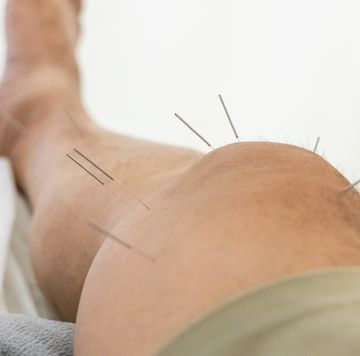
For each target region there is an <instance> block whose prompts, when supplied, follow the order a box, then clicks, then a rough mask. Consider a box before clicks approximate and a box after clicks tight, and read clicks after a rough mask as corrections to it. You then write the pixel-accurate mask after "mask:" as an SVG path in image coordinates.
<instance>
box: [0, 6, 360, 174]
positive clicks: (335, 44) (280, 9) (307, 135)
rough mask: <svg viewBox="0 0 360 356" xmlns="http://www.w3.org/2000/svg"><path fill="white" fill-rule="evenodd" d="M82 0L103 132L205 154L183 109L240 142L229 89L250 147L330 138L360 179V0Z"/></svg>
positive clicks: (210, 135) (210, 132)
mask: <svg viewBox="0 0 360 356" xmlns="http://www.w3.org/2000/svg"><path fill="white" fill-rule="evenodd" d="M59 1H63V0H59ZM0 2H1V3H2V5H3V4H4V2H5V1H4V0H0ZM84 5H85V9H84V13H83V21H82V22H83V34H82V38H81V43H80V47H79V60H80V63H81V67H82V74H83V94H84V99H85V102H86V106H87V108H88V109H89V111H90V113H91V114H92V115H93V116H94V117H95V119H96V120H98V121H100V122H101V123H102V124H103V125H104V126H106V127H108V128H112V129H114V130H116V131H118V132H122V133H127V134H131V135H136V136H140V137H143V138H147V139H152V140H157V141H162V142H168V143H174V144H181V145H186V146H191V147H194V148H197V149H201V150H202V149H204V150H205V151H206V146H204V144H203V143H202V142H201V141H200V140H199V139H198V138H197V137H196V136H194V135H193V134H192V133H191V132H190V131H188V130H187V129H186V128H185V127H183V126H182V125H181V124H180V123H179V122H178V121H176V119H175V118H174V116H173V114H174V112H179V113H180V114H182V115H183V116H184V118H185V119H187V120H188V121H189V122H190V123H191V124H192V125H193V126H194V127H195V128H197V129H198V130H199V131H200V132H201V133H202V134H203V135H204V136H205V137H206V138H207V139H208V140H209V141H210V142H211V143H212V144H213V145H214V146H219V145H223V144H226V143H229V142H232V141H233V140H234V138H233V135H232V131H231V129H230V126H229V125H228V122H227V121H226V117H225V115H224V112H223V111H222V107H221V105H220V102H219V100H218V98H217V94H219V93H221V94H222V95H223V97H224V99H225V101H226V103H227V105H228V107H229V111H230V112H231V114H232V116H233V120H234V122H235V124H236V127H237V129H238V132H239V135H240V136H241V139H242V140H276V141H280V142H287V143H293V144H297V145H301V146H305V147H308V148H312V147H313V146H314V144H315V141H316V138H317V136H321V139H322V140H321V143H320V153H325V156H326V158H327V159H329V160H330V162H332V163H333V164H334V165H335V166H336V167H337V168H339V169H340V170H341V171H342V172H343V173H344V174H346V176H347V177H348V178H349V179H351V180H355V179H358V178H360V21H359V19H360V2H359V1H358V0H302V1H295V0H293V1H290V0H152V1H148V0H112V1H110V0H87V1H85V3H84ZM2 8H3V6H2ZM0 19H1V21H2V22H3V20H2V19H3V14H2V13H1V14H0ZM0 25H3V23H1V24H0ZM0 51H1V52H0V55H1V58H3V53H4V44H3V43H1V47H0ZM319 178H321V177H319Z"/></svg>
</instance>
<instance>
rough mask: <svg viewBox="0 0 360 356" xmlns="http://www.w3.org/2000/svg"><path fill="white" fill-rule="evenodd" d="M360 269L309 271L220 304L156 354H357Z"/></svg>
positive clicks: (339, 355)
mask: <svg viewBox="0 0 360 356" xmlns="http://www.w3.org/2000/svg"><path fill="white" fill-rule="evenodd" d="M359 333H360V268H357V267H354V268H346V267H344V268H336V269H331V270H327V271H319V272H312V273H307V274H304V275H302V276H298V277H295V278H288V279H286V280H283V281H280V282H277V283H273V284H271V285H267V286H265V287H262V288H259V289H257V290H255V291H252V292H250V293H247V294H245V295H243V296H241V297H239V298H237V299H236V300H234V301H232V302H230V303H228V304H226V305H224V306H222V307H220V308H219V309H217V310H215V311H214V312H212V313H210V314H209V315H207V316H206V317H204V318H203V319H201V320H200V321H198V322H196V323H195V324H194V325H192V326H190V327H189V328H187V329H186V330H185V331H184V332H183V333H182V334H180V335H179V336H178V337H176V338H175V340H173V341H172V342H171V343H170V344H169V345H168V346H166V347H165V348H164V349H163V350H162V351H161V352H160V353H159V354H158V356H184V355H190V356H193V355H194V356H240V355H244V356H359V355H360V336H359Z"/></svg>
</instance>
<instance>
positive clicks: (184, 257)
mask: <svg viewBox="0 0 360 356" xmlns="http://www.w3.org/2000/svg"><path fill="white" fill-rule="evenodd" d="M73 5H74V3H73V2H71V1H70V0H66V1H62V2H60V1H57V0H28V1H27V2H25V3H24V2H23V1H21V0H10V1H9V3H8V21H7V29H8V44H9V53H8V59H7V65H6V71H5V76H4V80H3V82H2V85H1V88H0V107H1V108H2V112H3V113H2V115H1V118H0V135H2V137H3V138H2V141H1V143H4V142H6V145H2V148H0V149H2V153H4V154H7V155H8V156H9V157H10V159H11V160H12V163H13V165H14V169H15V174H16V178H17V181H18V184H19V187H20V188H21V189H22V190H23V191H24V192H25V193H26V195H27V196H28V198H29V201H30V203H31V205H32V208H33V221H32V228H31V233H30V244H31V251H32V260H33V266H34V269H35V272H36V275H37V278H38V281H39V283H40V286H41V288H42V289H43V291H44V292H45V294H46V295H47V297H48V298H49V300H50V301H51V302H52V303H53V304H54V305H55V307H56V308H57V310H58V311H59V313H60V315H61V316H62V318H63V319H64V320H70V321H74V320H75V318H76V317H77V322H76V340H75V354H78V355H99V354H106V355H151V354H153V353H154V352H156V351H157V350H158V349H160V348H161V347H162V346H163V345H164V344H166V343H167V342H168V341H169V340H170V339H171V338H172V337H174V336H175V335H176V334H177V333H178V332H179V331H181V330H182V329H183V328H185V327H186V326H187V325H189V324H190V323H191V322H193V321H194V320H196V319H198V318H200V317H201V316H203V315H204V314H205V313H206V312H208V311H210V310H212V309H213V308H215V307H217V306H220V305H221V304H224V303H225V302H226V301H228V300H229V299H231V298H233V297H236V296H239V295H241V294H242V293H243V292H244V291H247V290H249V289H250V288H253V287H256V286H260V285H262V284H264V283H267V282H270V281H273V280H276V279H279V278H282V277H285V276H289V275H293V274H297V273H301V272H304V271H309V270H314V269H319V268H326V267H330V266H344V265H359V264H360V254H359V243H360V241H359V238H360V198H359V194H358V193H357V192H356V191H355V190H354V189H351V190H348V191H346V192H345V189H346V187H348V186H349V184H350V183H349V182H348V181H347V180H346V179H345V178H344V177H343V176H342V175H341V174H340V173H339V172H338V171H337V170H336V169H334V168H333V167H332V166H331V165H330V164H328V163H327V162H326V161H325V160H323V159H322V158H321V157H320V156H318V155H316V154H314V153H313V152H310V151H307V150H304V149H301V148H298V147H294V146H289V145H283V144H276V143H267V142H253V143H245V142H244V143H237V144H233V145H228V146H225V147H222V148H219V149H217V150H215V151H213V152H211V153H209V154H208V155H202V154H199V153H196V152H193V151H191V150H186V149H181V148H176V147H170V146H165V145H158V144H152V143H149V142H144V141H140V140H135V139H132V138H128V137H125V136H120V135H115V134H112V133H110V132H107V131H105V130H103V129H101V128H100V127H98V126H97V125H95V124H94V123H93V122H92V121H91V120H90V119H89V117H88V115H87V114H86V112H85V110H84V109H83V107H82V104H81V99H80V94H79V79H78V72H77V68H76V62H75V58H74V46H75V43H76V37H77V28H78V27H77V12H78V10H79V7H78V5H79V3H77V6H76V7H74V6H73ZM39 9H42V11H39ZM54 39H56V41H55V40H54ZM28 43H31V45H27V44H28ZM69 111H70V112H71V116H72V117H73V119H74V120H75V123H74V121H73V120H71V119H69V115H68V114H66V113H67V112H69ZM10 115H11V116H12V117H15V120H16V122H18V121H20V122H21V124H22V125H24V130H22V132H19V130H16V129H15V128H14V126H12V125H11V123H10V121H9V120H8V118H9V116H10ZM4 135H6V141H5V138H4V137H5V136H4ZM73 148H78V149H79V150H80V151H81V152H83V153H85V154H86V155H88V156H89V157H91V159H93V160H94V161H95V162H97V163H98V164H99V165H101V167H102V168H104V169H106V170H107V171H108V172H109V173H111V175H112V176H114V177H116V179H117V180H118V181H119V182H121V183H122V185H121V186H120V185H116V184H115V183H110V184H108V183H106V185H105V187H104V186H101V185H99V184H98V182H96V181H95V180H94V179H93V178H91V177H90V176H88V175H87V174H86V173H85V172H84V171H83V170H81V169H80V168H79V167H77V166H76V165H75V164H74V163H73V162H72V161H71V160H69V159H68V158H67V157H66V153H69V152H72V153H71V154H72V155H73V156H75V154H74V152H73V151H72V149H73ZM124 187H126V189H127V190H129V191H131V193H132V194H134V195H135V196H136V197H138V198H139V199H140V200H142V201H144V202H146V204H148V205H149V206H150V210H148V209H146V208H144V206H142V205H141V204H140V203H139V202H137V201H136V200H135V199H132V200H131V202H130V203H131V205H132V207H133V208H129V207H128V206H127V204H125V203H124V202H123V200H122V199H120V198H119V197H118V195H116V194H114V193H113V191H114V189H115V188H116V192H117V194H118V193H119V192H120V194H123V192H124ZM89 219H90V220H95V221H96V222H98V223H99V224H101V225H102V226H104V227H106V228H107V230H108V231H110V232H112V233H114V234H116V235H117V236H119V237H120V238H121V239H122V240H123V241H126V242H127V243H129V244H131V245H132V246H134V247H136V250H128V249H126V248H124V247H123V246H121V245H120V244H118V243H116V242H115V241H113V240H106V241H104V237H103V236H102V235H101V234H99V233H98V232H96V231H94V230H92V229H91V228H89V226H88V225H87V221H88V220H89ZM144 254H146V256H150V257H151V258H152V259H153V260H149V259H148V258H147V257H146V256H144ZM89 269H90V270H89ZM80 297H81V299H80ZM79 300H80V302H79Z"/></svg>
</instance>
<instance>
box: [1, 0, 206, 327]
mask: <svg viewBox="0 0 360 356" xmlns="http://www.w3.org/2000/svg"><path fill="white" fill-rule="evenodd" d="M74 5H76V6H75V7H74ZM78 7H79V3H78V2H75V1H71V0H62V1H58V0H27V1H25V2H24V1H22V0H9V2H8V8H7V33H8V43H9V46H8V59H7V65H6V71H5V76H4V79H3V82H2V86H1V90H0V104H1V105H0V107H1V109H2V110H1V118H0V136H1V141H0V142H1V148H0V149H1V150H2V153H5V154H7V155H8V156H9V157H10V158H11V159H12V162H13V165H14V169H15V172H16V178H17V181H18V184H19V186H20V188H21V189H22V190H23V191H24V192H25V193H26V195H27V196H28V197H29V200H30V202H31V205H32V208H33V213H34V216H33V222H32V229H31V236H30V239H31V250H32V260H33V265H34V269H35V272H36V275H37V278H38V280H39V283H40V285H41V287H42V289H43V290H44V292H45V293H46V295H47V297H48V298H49V299H50V300H51V301H52V302H53V303H54V305H55V306H56V307H57V309H58V311H59V313H60V314H61V316H62V317H63V318H64V319H66V320H72V321H74V320H75V315H76V311H77V307H78V303H79V298H80V294H81V290H82V286H83V283H84V280H85V277H86V274H87V272H88V269H89V267H90V265H91V262H92V260H93V258H94V256H95V255H96V253H97V251H98V249H99V247H100V246H101V244H102V242H103V236H101V235H100V234H98V233H96V232H95V231H92V230H91V229H90V228H89V227H88V226H87V224H86V221H87V219H94V220H97V221H98V222H100V223H103V224H105V225H108V224H111V222H112V221H113V220H114V217H115V216H116V218H117V219H118V218H119V217H120V218H121V219H122V218H124V219H126V218H127V216H128V215H130V214H132V213H133V210H132V209H131V208H129V206H128V205H127V204H126V203H124V202H123V201H122V200H121V199H119V198H118V196H117V195H115V194H114V193H112V192H111V191H109V189H107V188H106V187H103V186H102V185H100V184H98V182H97V181H96V180H94V179H92V178H91V177H90V176H88V175H87V174H86V173H85V172H84V171H83V170H81V169H80V168H79V167H78V166H76V164H74V162H72V161H71V160H70V159H69V158H67V157H66V153H68V152H72V150H73V148H78V149H79V150H80V151H81V152H83V153H84V154H86V155H87V156H89V157H91V159H93V160H94V161H96V162H97V163H98V164H100V165H101V166H102V167H103V168H104V169H106V170H107V171H109V172H110V173H111V174H112V175H113V176H114V177H116V179H118V181H120V182H122V183H123V185H124V186H125V187H126V188H127V189H128V190H130V191H131V192H132V193H134V194H135V195H139V196H140V197H141V196H142V194H143V191H146V190H148V189H150V187H151V186H153V185H154V184H155V182H158V181H160V180H163V179H164V178H165V174H167V173H169V172H171V171H175V170H177V169H179V168H181V167H185V166H188V165H189V164H190V163H191V162H193V161H194V160H195V159H197V157H199V155H198V154H196V153H194V152H191V151H188V150H181V149H177V148H172V147H165V146H162V145H156V144H151V143H147V142H143V141H137V140H134V139H130V138H127V137H122V136H117V135H114V134H111V133H109V132H106V131H104V130H102V129H101V128H99V127H97V126H96V125H95V124H93V123H92V122H91V121H90V119H89V117H88V116H87V114H86V113H85V112H84V110H83V108H82V105H81V101H80V93H79V81H78V72H77V68H76V64H75V58H74V46H75V43H76V37H77V28H78V26H77V10H78ZM68 112H70V116H69V115H68ZM14 118H15V119H14ZM19 121H20V124H19ZM74 121H75V123H74ZM22 125H23V127H22ZM19 127H20V128H21V129H20V130H19ZM72 155H76V154H74V152H72ZM110 189H111V190H112V191H113V192H123V189H119V187H118V186H114V185H112V186H110ZM130 203H131V204H132V205H134V202H130ZM136 208H139V206H136Z"/></svg>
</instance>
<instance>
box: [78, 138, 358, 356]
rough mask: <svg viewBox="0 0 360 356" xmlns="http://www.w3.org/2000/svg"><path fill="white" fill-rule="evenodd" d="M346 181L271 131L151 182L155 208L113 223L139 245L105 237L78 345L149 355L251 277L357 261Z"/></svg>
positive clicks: (84, 349) (83, 350)
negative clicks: (270, 138)
mask: <svg viewBox="0 0 360 356" xmlns="http://www.w3.org/2000/svg"><path fill="white" fill-rule="evenodd" d="M319 176H321V177H322V180H321V181H319V180H318V179H317V177H319ZM347 185H348V182H346V180H345V179H344V178H343V177H342V176H341V175H340V174H339V173H338V172H337V171H336V170H335V169H334V168H332V167H331V166H330V165H329V164H328V163H327V162H325V161H323V160H322V159H321V158H320V157H318V156H316V155H314V154H313V153H311V152H307V151H305V150H301V149H298V148H295V147H290V146H284V145H276V144H266V143H264V144H263V143H254V144H237V145H232V146H228V147H225V148H222V149H220V150H217V151H215V152H213V153H211V154H209V155H208V156H206V157H205V158H203V159H202V160H201V161H199V162H198V163H196V164H194V165H193V166H192V167H191V168H189V169H186V170H185V171H184V172H181V173H178V174H177V175H174V176H173V177H172V179H171V180H170V181H169V182H168V184H167V185H166V186H162V187H158V188H157V189H154V190H153V191H152V192H148V194H149V199H150V200H151V201H152V204H153V209H151V210H150V211H148V212H142V213H139V214H137V215H136V216H133V218H132V219H131V220H129V221H128V222H127V223H126V224H122V223H121V222H120V223H119V224H117V226H116V228H115V229H113V231H114V233H116V234H118V236H121V238H122V239H124V241H126V242H127V243H129V244H131V245H132V246H134V247H135V249H133V250H128V249H125V248H123V247H122V246H120V245H118V244H116V243H115V242H112V241H106V242H105V243H104V245H103V246H102V248H101V249H100V251H99V253H98V255H97V257H96V259H95V260H94V263H93V264H92V266H91V268H90V272H89V274H88V277H87V280H86V283H85V286H84V290H83V294H82V298H81V302H80V308H79V314H78V320H77V332H76V341H75V350H76V353H77V354H78V355H97V354H99V353H106V354H107V355H119V354H124V355H150V354H153V353H154V352H156V351H157V350H158V349H159V348H161V347H162V346H163V345H164V343H166V342H167V341H169V340H170V339H171V338H172V337H174V335H176V333H178V332H179V331H181V330H182V329H183V328H184V327H186V326H187V325H188V324H189V323H192V322H193V321H195V320H196V319H198V318H199V317H201V316H202V315H204V314H205V313H206V312H208V311H209V310H211V309H213V308H214V307H216V306H218V305H221V304H223V303H224V302H226V301H227V300H228V299H229V298H232V297H235V296H237V295H239V294H241V293H242V292H244V291H246V290H248V289H249V288H253V287H255V286H258V285H261V284H262V283H265V282H269V281H271V280H273V279H277V278H280V277H284V276H286V275H289V274H295V273H300V272H302V271H306V270H311V269H315V268H321V267H328V266H336V265H358V264H359V263H360V257H359V256H360V254H359V250H358V242H357V239H358V237H359V235H360V229H359V219H360V199H359V195H358V194H349V195H343V194H339V192H341V191H342V190H343V189H344V187H346V186H347ZM324 187H326V189H324ZM344 216H346V217H347V218H346V219H344ZM139 252H141V253H139ZM144 254H146V256H150V257H151V258H152V259H153V260H152V261H149V259H148V258H144Z"/></svg>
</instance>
